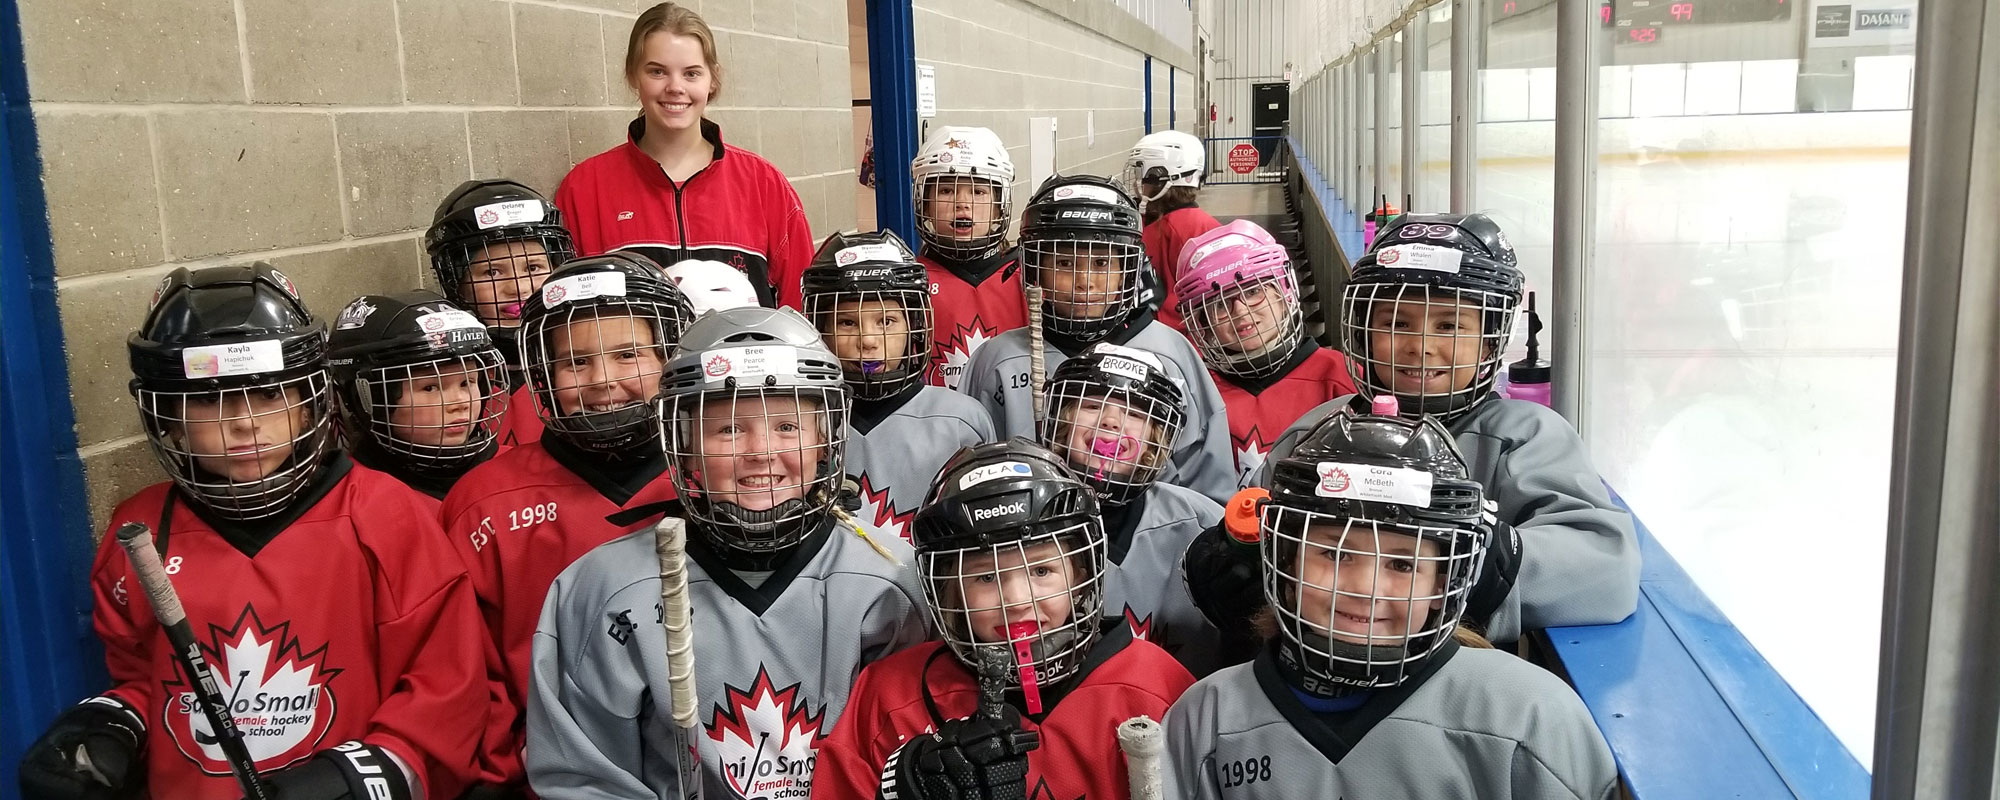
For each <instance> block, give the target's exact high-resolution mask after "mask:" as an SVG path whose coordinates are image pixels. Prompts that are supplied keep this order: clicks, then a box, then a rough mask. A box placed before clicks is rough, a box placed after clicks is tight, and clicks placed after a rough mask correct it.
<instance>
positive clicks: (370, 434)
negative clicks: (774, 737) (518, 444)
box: [327, 289, 507, 482]
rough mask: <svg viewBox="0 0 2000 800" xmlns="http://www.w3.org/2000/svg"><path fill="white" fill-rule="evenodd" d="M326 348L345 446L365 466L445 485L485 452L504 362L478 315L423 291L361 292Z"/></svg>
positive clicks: (501, 399) (492, 441) (501, 395)
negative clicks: (362, 458) (365, 460)
mask: <svg viewBox="0 0 2000 800" xmlns="http://www.w3.org/2000/svg"><path fill="white" fill-rule="evenodd" d="M327 345H328V347H329V352H328V354H327V364H328V366H329V368H330V369H331V370H332V372H333V385H334V388H335V391H336V393H337V394H338V395H339V397H340V409H341V417H342V420H343V422H344V423H345V428H346V432H347V437H348V443H349V444H350V445H351V446H353V447H354V449H355V450H356V452H357V453H358V454H363V455H365V456H367V457H368V463H370V464H377V463H379V464H382V465H384V467H385V468H387V469H388V470H389V471H390V472H392V473H395V474H397V477H401V478H404V479H405V480H408V479H409V478H410V477H421V478H425V479H432V480H440V481H444V482H449V480H451V479H455V478H457V477H458V476H460V475H463V474H465V471H466V470H469V469H471V468H473V467H474V466H477V465H478V464H479V463H481V462H483V461H485V460H486V459H488V458H490V457H492V455H493V452H494V450H495V449H496V445H497V443H498V441H499V437H500V426H501V423H502V420H504V419H505V418H506V413H507V375H506V361H505V360H504V359H503V358H501V355H500V350H499V349H498V348H496V347H495V346H494V344H493V339H492V337H490V336H489V335H488V334H487V328H486V325H485V324H483V323H481V322H480V321H479V318H478V317H475V316H473V315H472V314H471V313H469V312H467V311H465V310H463V309H460V308H458V307H456V306H453V305H452V304H451V303H449V302H447V301H446V300H445V299H444V297H443V296H441V295H439V294H437V293H436V292H431V291H425V290H421V289H419V290H415V291H409V292H403V293H401V294H394V295H363V296H361V297H357V298H355V299H354V302H351V303H348V304H347V308H345V309H343V310H341V312H340V316H339V317H336V318H335V319H334V323H333V333H332V335H331V336H330V337H329V338H328V341H327ZM426 417H435V418H434V419H433V418H426Z"/></svg>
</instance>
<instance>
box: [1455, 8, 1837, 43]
mask: <svg viewBox="0 0 2000 800" xmlns="http://www.w3.org/2000/svg"><path fill="white" fill-rule="evenodd" d="M1799 2H1803V0H1603V2H1601V3H1600V4H1599V5H1598V7H1597V17H1598V21H1599V23H1601V24H1602V25H1603V26H1604V28H1605V29H1606V30H1608V31H1610V32H1611V37H1612V39H1611V40H1612V42H1614V43H1617V44H1637V45H1645V44H1652V43H1655V42H1658V41H1660V37H1661V36H1664V35H1667V32H1668V31H1669V30H1670V29H1672V28H1677V27H1681V26H1686V25H1718V24H1725V23H1739V22H1780V21H1784V20H1789V19H1791V18H1792V6H1793V5H1795V4H1797V3H1799ZM1552 4H1553V0H1493V3H1492V6H1491V8H1492V13H1493V14H1494V16H1493V19H1494V20H1495V21H1499V20H1504V19H1507V18H1509V17H1515V16H1520V15H1522V14H1525V13H1528V12H1530V11H1537V10H1540V9H1543V8H1547V7H1548V6H1550V5H1552Z"/></svg>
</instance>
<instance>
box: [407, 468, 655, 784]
mask: <svg viewBox="0 0 2000 800" xmlns="http://www.w3.org/2000/svg"><path fill="white" fill-rule="evenodd" d="M548 446H549V442H548V441H540V442H536V443H534V444H527V445H521V446H519V447H515V448H513V449H510V450H508V451H507V452H505V453H501V454H500V455H497V456H494V457H493V460H491V461H488V462H486V463H484V464H481V465H479V466H477V467H474V468H473V469H472V471H471V472H468V473H466V474H465V477H463V478H460V479H459V482H458V485H457V486H456V487H455V488H453V489H452V491H451V494H449V495H446V496H445V500H444V511H443V513H442V515H441V517H440V519H442V520H443V521H444V530H445V533H446V536H447V537H448V538H449V539H450V540H451V542H452V544H453V545H454V546H455V547H456V548H457V550H458V554H459V556H460V558H462V559H463V560H464V562H465V564H466V567H467V571H468V572H469V573H470V575H471V578H472V586H473V589H474V590H475V592H476V594H477V596H478V607H479V614H480V615H481V616H482V617H483V618H484V620H485V623H486V629H487V631H488V632H489V633H490V634H491V637H492V638H491V643H492V645H493V647H495V648H497V652H493V651H488V653H487V660H488V664H487V673H488V674H487V675H486V676H485V678H486V680H485V682H484V684H483V686H484V688H483V689H482V690H481V691H480V694H481V695H482V701H484V700H485V699H486V697H489V696H490V698H491V702H492V703H493V712H492V713H491V714H490V715H489V719H488V720H487V730H486V735H485V738H484V739H483V740H482V741H481V743H480V748H479V749H480V764H479V767H480V780H482V781H484V782H487V783H494V784H504V783H511V782H518V781H519V780H520V779H521V778H522V777H523V775H524V772H523V768H522V765H521V736H522V715H523V714H525V713H527V708H528V706H527V691H528V675H529V672H530V670H529V660H530V657H531V656H532V655H533V652H534V638H535V624H536V623H537V622H538V621H540V619H541V616H542V600H543V599H544V598H545V597H546V596H547V595H548V591H549V585H550V584H551V583H554V582H555V579H556V576H557V575H560V574H562V571H563V569H564V568H566V567H568V566H569V565H570V562H573V561H575V560H577V559H578V558H581V557H582V556H583V554H585V553H588V552H590V551H591V550H592V549H595V548H596V547H597V546H598V545H600V544H603V543H605V542H608V541H611V540H612V539H616V538H618V537H620V536H623V535H625V534H628V533H631V532H633V531H636V530H639V529H640V528H643V527H646V526H648V525H651V524H652V523H654V522H656V521H658V519H659V515H657V514H655V515H652V516H650V517H648V518H647V519H644V520H641V521H637V522H633V523H630V524H627V525H623V526H620V525H614V524H612V523H610V522H608V521H606V520H605V517H606V516H609V515H611V514H613V513H616V512H618V511H619V510H620V509H621V508H624V507H627V506H637V505H644V504H651V503H658V502H663V501H666V500H671V499H673V497H674V491H673V485H672V483H671V482H669V481H668V480H667V477H666V475H665V474H664V473H663V474H661V475H660V476H658V477H656V478H654V479H653V480H652V481H651V482H649V483H647V484H646V485H645V486H643V487H639V489H638V492H637V493H636V494H633V495H631V496H630V497H629V498H626V497H623V496H619V497H607V496H605V492H604V490H602V489H600V488H599V487H597V486H594V485H592V482H591V481H590V480H588V479H586V478H584V477H583V476H581V475H578V474H577V473H576V472H575V471H572V470H571V469H570V468H569V467H567V466H564V465H563V464H562V463H561V462H559V461H557V460H556V457H555V456H552V455H550V453H549V450H548ZM613 493H614V494H616V495H623V494H624V491H623V490H619V489H615V488H614V489H613Z"/></svg>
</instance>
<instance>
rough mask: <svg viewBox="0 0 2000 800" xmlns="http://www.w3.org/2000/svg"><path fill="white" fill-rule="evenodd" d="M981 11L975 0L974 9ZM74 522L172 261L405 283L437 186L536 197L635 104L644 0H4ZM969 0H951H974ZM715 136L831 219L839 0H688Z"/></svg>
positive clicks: (130, 439) (107, 494)
mask: <svg viewBox="0 0 2000 800" xmlns="http://www.w3.org/2000/svg"><path fill="white" fill-rule="evenodd" d="M983 2H986V0H979V3H983ZM17 3H18V5H19V8H20V14H21V28H22V38H23V40H24V43H25V49H26V53H25V57H26V61H27V68H28V81H29V93H30V99H31V102H32V107H33V110H34V115H35V122H36V127H37V133H38V136H39V139H40V145H41V155H42V161H43V176H42V177H43V184H44V190H45V191H46V193H47V197H48V206H49V225H50V229H51V231H52V234H53V236H52V238H53V240H54V247H55V264H56V274H57V292H58V301H59V303H60V306H61V312H62V324H63V332H64V336H65V339H66V345H67V350H68V359H69V368H70V381H71V390H72V397H73V399H74V401H75V404H76V416H77V439H78V442H79V443H80V444H81V446H82V447H81V449H82V455H83V459H84V464H85V469H86V473H87V479H88V483H89V492H90V505H91V512H92V516H93V519H94V520H95V521H96V522H97V523H98V524H99V527H101V524H102V522H103V520H104V519H105V516H106V515H107V513H108V512H109V511H110V508H111V506H112V505H113V504H115V503H116V502H117V501H119V500H120V499H123V498H124V497H125V496H126V495H129V494H131V493H132V492H133V491H135V490H137V489H139V488H140V487H142V486H144V485H146V484H148V483H151V482H154V481H157V480H160V479H161V475H160V473H159V471H158V469H157V468H156V467H155V465H154V462H153V459H152V456H151V455H150V453H149V452H148V450H147V447H146V444H145V441H144V439H143V438H142V437H141V436H140V433H139V422H138V418H137V414H136V413H135V411H134V409H133V405H132V399H131V395H130V393H129V392H128V391H127V389H126V385H127V383H128V381H129V380H130V377H131V375H130V372H129V369H128V367H127V364H126V354H125V346H124V340H125V337H126V336H127V335H128V334H129V333H131V331H132V330H133V329H134V328H136V327H137V326H138V324H139V322H140V319H141V317H142V316H143V314H144V311H145V304H146V301H147V299H148V297H149V296H150V294H151V291H152V288H153V286H154V285H155V284H156V283H158V281H159V280H160V278H161V277H162V276H164V275H165V274H166V273H167V272H169V271H171V270H172V269H174V268H175V267H181V266H186V267H202V266H214V265H219V264H230V263H239V262H244V261H249V260H252V259H263V260H268V261H270V262H272V263H273V264H275V265H276V266H277V267H278V268H279V269H281V270H284V272H285V273H286V274H287V275H289V276H290V277H291V278H292V279H293V280H294V281H295V282H296V283H297V284H298V285H299V287H300V289H301V291H303V292H304V294H305V296H306V300H307V302H308V304H309V305H310V306H311V307H312V309H313V310H314V311H315V312H316V313H318V314H320V315H322V316H326V315H330V314H331V313H333V312H334V311H337V310H338V309H339V308H340V307H341V306H342V305H343V304H345V303H346V302H347V300H348V299H350V298H352V297H354V296H355V295H358V294H362V293H365V292H384V291H399V290H403V289H408V288H412V287H415V286H418V285H420V284H421V283H424V282H426V281H427V280H428V273H429V269H428V266H427V264H426V261H425V260H424V256H423V253H422V249H421V244H420V238H421V236H422V232H423V227H424V226H425V225H426V224H427V223H428V222H429V217H430V212H431V209H432V208H434V207H435V206H436V204H437V201H438V200H439V199H440V198H441V197H442V196H443V195H444V193H445V192H446V191H448V190H450V189H451V187H453V186H456V185H457V184H458V183H459V182H460V181H463V180H466V179H467V178H471V177H490V176H509V177H513V178H515V179H517V180H521V181H523V182H526V183H528V184H529V185H532V186H534V187H536V188H538V189H541V190H543V191H545V192H550V193H553V192H554V191H555V188H556V185H557V184H558V183H559V182H560V181H561V179H562V176H563V175H564V174H565V173H567V172H568V170H569V168H570V166H571V165H573V164H575V163H576V162H577V161H580V160H582V159H584V158H586V157H588V156H591V155H593V154H596V153H598V152H601V151H603V150H605V149H607V148H609V147H611V146H612V145H614V144H616V143H617V142H619V141H620V140H622V138H623V136H624V127H625V124H626V122H627V121H629V120H630V119H631V118H632V117H633V116H634V115H635V113H636V108H637V105H636V101H635V100H634V99H633V97H632V95H631V92H630V90H629V89H627V88H626V85H625V81H624V76H623V60H624V54H625V40H626V38H627V36H628V34H629V31H630V30H631V23H632V20H633V18H634V17H636V16H637V14H638V13H639V12H640V11H642V10H644V9H645V8H646V7H648V6H650V5H651V4H652V3H651V2H649V1H648V0H563V2H525V1H524V2H505V1H503V0H311V2H298V0H17ZM977 4H978V3H968V5H977ZM685 5H689V6H693V7H695V8H696V9H697V10H699V11H701V12H702V13H703V16H704V17H706V18H707V19H708V21H709V23H710V25H711V26H713V27H714V28H715V29H716V33H717V38H718V39H719V41H718V43H717V44H718V46H719V49H720V52H719V55H720V57H721V59H722V62H723V76H724V89H723V95H722V97H721V98H720V99H719V100H718V103H717V105H714V106H711V107H710V115H711V117H712V118H714V119H715V120H717V121H718V122H720V123H721V124H722V126H723V136H724V138H725V139H726V140H728V141H730V142H732V143H734V144H738V145H741V146H744V147H747V148H749V149H751V150H754V151H756V152H758V153H760V154H762V155H763V156H764V157H765V158H768V159H770V160H771V161H772V162H773V163H775V164H776V165H777V166H778V167H779V168H780V169H782V170H784V172H785V174H787V175H789V176H791V178H792V182H793V185H794V186H795V187H797V189H798V192H799V195H800V198H801V199H802V200H803V201H804V204H805V207H806V213H807V215H808V217H809V218H810V220H811V223H812V228H813V231H814V233H815V234H816V235H824V234H825V233H827V232H830V231H832V230H835V229H836V228H848V227H852V226H853V224H854V191H853V189H852V186H853V182H854V179H855V176H854V170H855V166H856V164H855V162H856V158H855V148H854V143H853V141H852V140H853V134H852V131H851V128H850V125H849V118H850V113H851V112H850V110H849V109H850V104H851V97H852V90H851V88H850V82H849V78H848V69H847V61H848V53H847V6H846V3H845V2H844V0H756V2H754V3H753V2H751V0H693V1H692V2H688V3H685Z"/></svg>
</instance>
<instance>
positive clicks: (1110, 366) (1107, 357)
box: [1091, 344, 1167, 381]
mask: <svg viewBox="0 0 2000 800" xmlns="http://www.w3.org/2000/svg"><path fill="white" fill-rule="evenodd" d="M1091 352H1093V353H1097V354H1098V355H1101V356H1104V360H1103V361H1102V362H1100V363H1099V366H1101V367H1102V368H1103V369H1104V371H1105V372H1109V373H1112V374H1114V375H1123V376H1125V377H1127V378H1131V379H1133V380H1139V381H1142V380H1145V379H1146V369H1147V368H1148V367H1150V368H1152V370H1153V371H1154V372H1166V371H1167V365H1165V364H1163V363H1161V362H1160V357H1159V356H1158V355H1155V354H1153V353H1150V352H1147V351H1145V350H1140V349H1138V348H1134V347H1126V346H1124V345H1116V344H1100V345H1098V346H1096V347H1094V348H1091Z"/></svg>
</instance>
